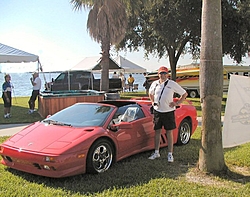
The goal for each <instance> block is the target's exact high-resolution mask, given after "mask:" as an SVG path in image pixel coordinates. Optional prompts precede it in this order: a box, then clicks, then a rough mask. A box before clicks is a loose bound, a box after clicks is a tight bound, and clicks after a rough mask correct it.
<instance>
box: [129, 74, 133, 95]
mask: <svg viewBox="0 0 250 197" xmlns="http://www.w3.org/2000/svg"><path fill="white" fill-rule="evenodd" d="M134 82H135V79H134V77H133V76H132V74H129V78H128V86H129V91H133V84H134Z"/></svg>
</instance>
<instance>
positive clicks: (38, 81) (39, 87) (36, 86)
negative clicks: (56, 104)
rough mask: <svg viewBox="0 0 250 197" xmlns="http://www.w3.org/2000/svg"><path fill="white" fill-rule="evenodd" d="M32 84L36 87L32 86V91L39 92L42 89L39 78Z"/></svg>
mask: <svg viewBox="0 0 250 197" xmlns="http://www.w3.org/2000/svg"><path fill="white" fill-rule="evenodd" d="M34 83H35V84H36V85H34V86H33V90H40V89H41V87H42V82H41V79H40V78H39V77H36V78H35V80H34Z"/></svg>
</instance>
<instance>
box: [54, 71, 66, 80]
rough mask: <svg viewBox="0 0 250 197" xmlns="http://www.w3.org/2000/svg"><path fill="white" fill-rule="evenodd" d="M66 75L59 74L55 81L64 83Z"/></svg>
mask: <svg viewBox="0 0 250 197" xmlns="http://www.w3.org/2000/svg"><path fill="white" fill-rule="evenodd" d="M65 76H66V74H65V73H61V74H60V75H59V76H58V77H57V78H56V79H55V80H56V81H58V82H60V81H64V79H65Z"/></svg>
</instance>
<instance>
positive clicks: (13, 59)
mask: <svg viewBox="0 0 250 197" xmlns="http://www.w3.org/2000/svg"><path fill="white" fill-rule="evenodd" d="M22 62H25V63H28V62H37V71H38V72H39V68H40V70H41V71H43V69H42V65H41V63H40V61H39V56H37V55H34V54H31V53H27V52H25V51H22V50H19V49H16V48H13V47H10V46H7V45H5V44H2V43H0V63H22ZM43 77H44V81H45V85H46V86H47V81H46V78H45V75H44V73H43ZM47 88H48V86H47Z"/></svg>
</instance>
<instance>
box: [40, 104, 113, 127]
mask: <svg viewBox="0 0 250 197" xmlns="http://www.w3.org/2000/svg"><path fill="white" fill-rule="evenodd" d="M113 110H114V108H113V107H111V106H106V105H100V104H82V103H81V104H75V105H72V106H71V107H68V108H66V109H64V110H62V111H60V112H58V113H56V114H54V115H52V116H51V117H49V118H47V119H45V120H44V122H49V121H48V120H51V121H50V122H57V123H64V124H68V125H71V126H75V127H86V126H102V125H103V124H104V123H105V121H106V120H107V118H108V117H109V115H110V113H111V112H112V111H113Z"/></svg>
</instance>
